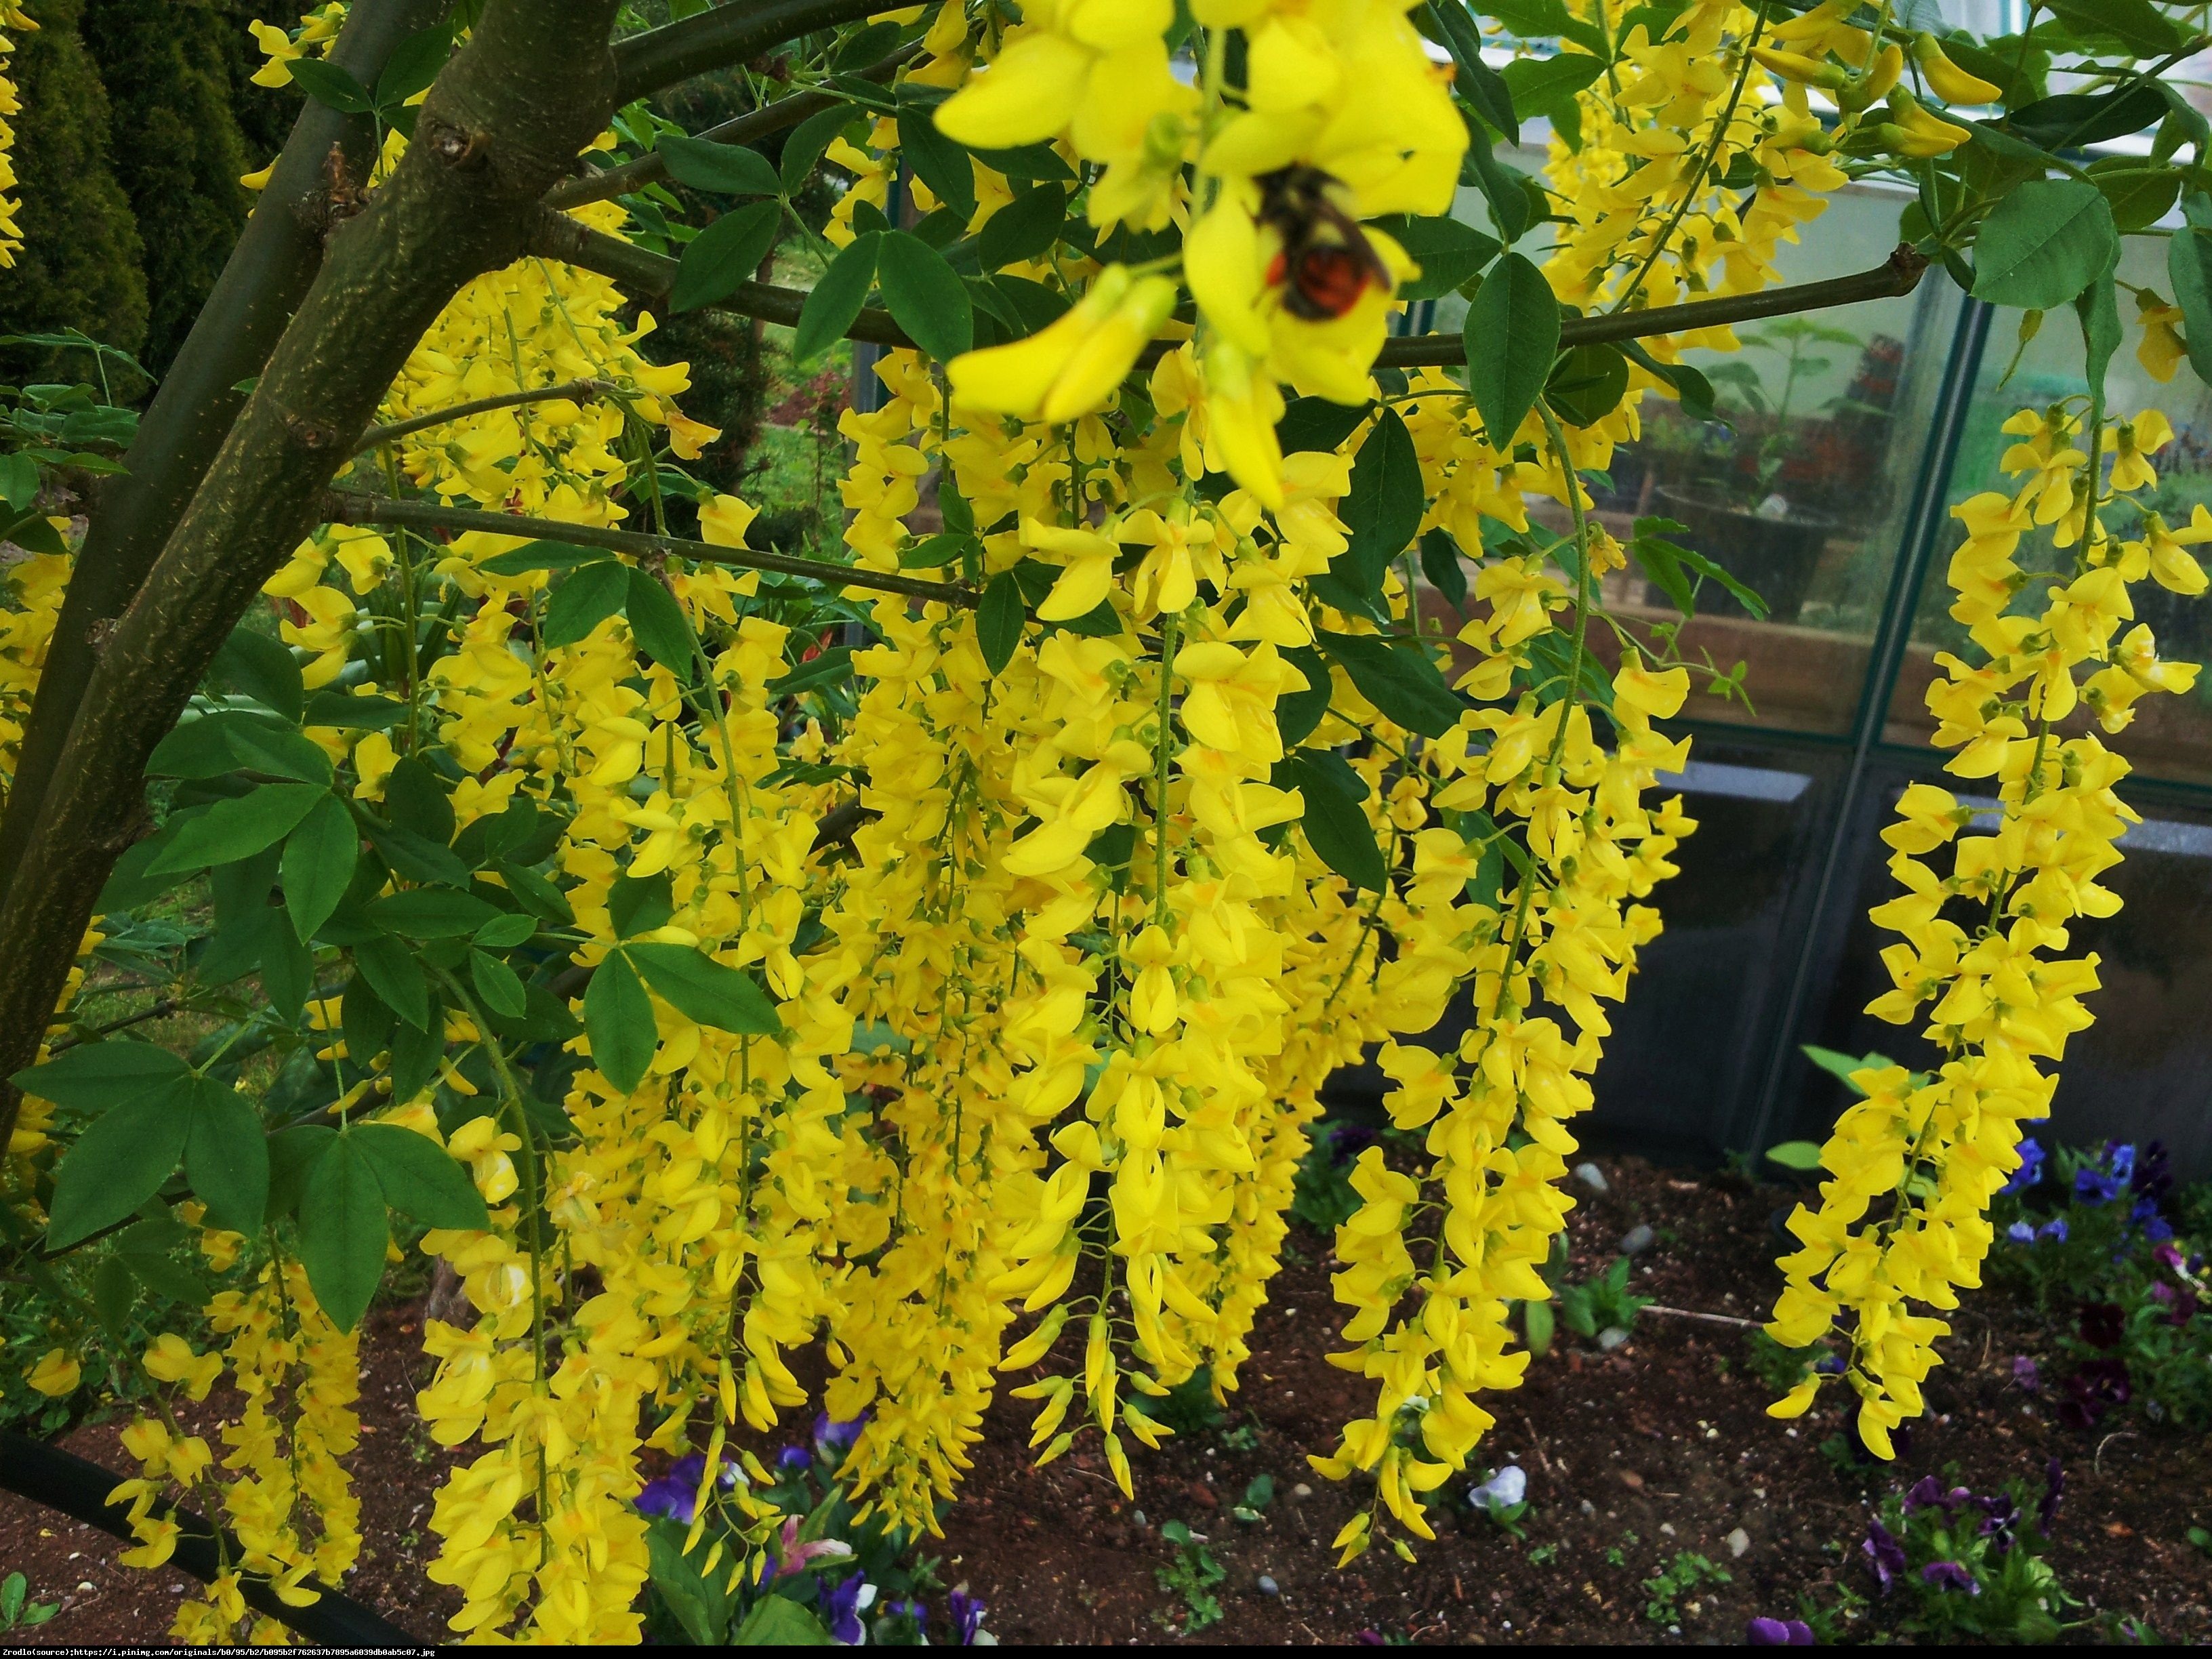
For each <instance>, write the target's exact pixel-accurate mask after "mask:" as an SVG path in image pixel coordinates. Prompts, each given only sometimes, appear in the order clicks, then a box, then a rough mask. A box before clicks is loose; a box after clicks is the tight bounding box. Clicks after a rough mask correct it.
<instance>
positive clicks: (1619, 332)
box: [531, 212, 1928, 368]
mask: <svg viewBox="0 0 2212 1659" xmlns="http://www.w3.org/2000/svg"><path fill="white" fill-rule="evenodd" d="M531 251H532V252H536V253H542V254H544V256H545V257H547V258H553V259H562V260H565V261H567V262H568V264H573V265H578V266H580V267H581V268H583V269H584V270H595V271H597V272H599V275H600V276H608V277H611V278H613V279H614V280H615V281H616V282H617V283H621V284H622V285H623V287H624V288H627V289H629V291H630V292H631V293H633V294H635V295H638V297H639V298H641V299H644V300H648V301H652V300H658V299H659V298H662V297H663V296H665V295H666V294H667V293H668V291H669V289H670V288H671V286H673V284H674V283H675V281H676V269H677V262H676V261H675V260H673V259H671V258H668V257H667V256H666V255H665V254H659V253H653V252H648V251H647V250H646V249H644V248H641V247H634V246H631V245H630V244H629V243H628V242H625V241H623V240H620V239H618V238H617V237H613V236H608V235H605V234H601V233H600V232H599V231H596V230H593V229H592V228H590V227H588V226H586V225H580V224H578V223H577V222H575V221H574V219H570V218H567V217H565V216H562V215H561V214H557V213H552V212H548V213H547V214H546V215H545V216H544V218H543V219H542V220H540V221H539V222H538V226H537V228H536V229H535V230H534V231H533V233H532V237H531ZM1927 269H1928V260H1927V258H1926V256H1925V255H1923V254H1922V253H1920V252H1917V250H1915V249H1914V248H1912V247H1911V246H1909V245H1906V244H1904V243H1900V244H1899V246H1898V248H1897V251H1896V252H1894V253H1893V254H1891V255H1890V256H1889V258H1887V259H1886V260H1884V261H1883V262H1882V263H1881V264H1878V265H1876V266H1875V267H1874V268H1873V269H1872V270H1861V271H1856V272H1854V273H1853V274H1852V275H1850V276H1831V277H1828V278H1826V280H1824V281H1821V282H1818V283H1797V284H1796V285H1795V286H1793V287H1790V288H1770V289H1765V290H1763V291H1762V292H1760V293H1757V294H1730V295H1723V296H1722V297H1720V298H1718V299H1714V300H1692V301H1690V302H1689V303H1688V304H1686V305H1679V306H1653V307H1649V308H1648V309H1645V310H1642V311H1621V312H1613V313H1606V314H1603V315H1600V316H1595V317H1568V318H1565V319H1562V320H1561V321H1560V324H1559V343H1560V345H1561V346H1563V347H1565V346H1577V345H1593V344H1596V343H1601V342H1604V341H1611V340H1644V339H1650V337H1653V336H1654V335H1659V334H1684V333H1687V332H1689V331H1691V330H1692V329H1700V328H1718V327H1720V326H1721V325H1723V324H1726V323H1745V322H1752V321H1755V320H1756V319H1759V318H1761V317H1787V316H1794V315H1795V314H1796V313H1799V312H1805V311H1825V310H1826V309H1828V308H1829V307H1834V306H1848V305H1856V304H1857V303H1858V302H1859V301H1862V300H1887V299H1894V298H1896V297H1898V296H1899V295H1905V294H1910V293H1911V292H1912V290H1913V289H1915V288H1917V287H1918V286H1919V284H1920V278H1921V275H1922V273H1923V272H1924V271H1925V270H1927ZM805 303H806V295H805V293H804V292H802V291H801V290H799V289H791V288H773V287H770V286H769V284H768V283H741V284H739V285H738V289H737V291H736V292H735V293H734V294H732V295H730V297H729V298H727V299H726V300H724V301H722V302H721V307H722V309H724V310H726V311H734V312H737V313H739V314H740V315H742V316H746V317H758V318H761V319H763V320H764V321H767V322H771V323H780V324H781V325H783V326H784V327H786V328H791V327H795V326H796V325H798V322H799V310H800V308H801V307H804V306H805ZM846 337H847V338H848V339H854V340H867V341H871V342H872V343H875V344H877V345H889V346H911V345H912V344H913V343H914V342H913V341H912V340H911V339H910V338H908V336H907V333H906V331H905V330H904V329H902V328H901V327H900V326H899V325H897V324H896V322H894V321H892V320H891V314H890V313H889V312H888V311H877V310H874V309H868V310H864V311H862V312H861V313H860V316H859V317H857V318H856V319H854V323H853V326H852V327H851V328H849V329H848V330H847V331H846ZM1181 344H1182V341H1180V340H1155V341H1153V342H1152V343H1151V344H1150V345H1148V346H1146V348H1145V349H1144V350H1143V351H1142V352H1141V353H1139V355H1138V357H1137V366H1138V367H1139V368H1151V367H1152V365H1154V364H1155V363H1157V362H1159V360H1160V359H1161V358H1162V357H1164V356H1166V355H1167V354H1168V353H1169V352H1170V351H1173V350H1174V349H1176V347H1177V346H1179V345H1181ZM1375 361H1376V363H1377V364H1378V365H1379V366H1382V367H1385V368H1419V367H1424V366H1434V367H1446V368H1449V367H1455V366H1457V365H1458V364H1461V363H1463V362H1466V361H1467V340H1466V337H1464V336H1463V335H1458V334H1414V335H1409V336H1407V337H1403V338H1400V339H1395V340H1385V341H1384V342H1383V350H1382V352H1381V354H1380V355H1379V356H1377V357H1376V360H1375Z"/></svg>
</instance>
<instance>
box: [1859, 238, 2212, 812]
mask: <svg viewBox="0 0 2212 1659" xmlns="http://www.w3.org/2000/svg"><path fill="white" fill-rule="evenodd" d="M2124 246H2125V247H2126V250H2127V251H2126V252H2125V254H2124V256H2123V258H2122V259H2121V262H2120V270H2119V278H2120V282H2121V284H2122V287H2121V290H2120V294H2121V299H2120V306H2121V317H2122V319H2123V321H2124V323H2125V324H2126V325H2127V327H2126V335H2125V339H2124V343H2123V345H2122V347H2121V349H2120V350H2119V352H2118V354H2117V355H2115V356H2114V357H2113V358H2112V368H2111V370H2110V371H2109V373H2108V374H2107V377H2106V390H2105V397H2106V407H2107V408H2109V409H2111V410H2112V411H2113V412H2114V413H2115V414H2116V415H2120V416H2130V415H2134V414H2136V413H2138V412H2139V411H2141V410H2144V409H2156V410H2160V411H2161V412H2163V413H2164V414H2165V415H2166V418H2167V419H2168V420H2170V421H2172V423H2173V429H2174V432H2175V434H2176V436H2175V439H2174V441H2173V442H2172V443H2171V444H2169V445H2167V446H2166V448H2165V449H2164V450H2163V451H2161V452H2160V453H2159V455H2158V456H2157V458H2156V459H2155V462H2154V465H2156V467H2157V469H2158V483H2157V485H2156V487H2155V488H2154V489H2146V490H2142V491H2140V492H2138V493H2136V494H2135V495H2132V496H2130V498H2129V499H2130V501H2136V502H2140V503H2141V504H2142V506H2143V507H2147V508H2148V509H2150V510H2152V511H2154V512H2156V513H2160V514H2162V515H2163V516H2164V517H2165V519H2166V522H2167V523H2168V524H2170V525H2173V526H2181V525H2185V524H2186V523H2188V522H2189V517H2190V514H2191V512H2192V511H2193V510H2194V509H2195V508H2196V507H2197V506H2198V505H2199V504H2200V503H2203V502H2206V501H2212V390H2208V389H2207V388H2206V386H2204V384H2203V382H2202V381H2201V380H2198V379H2197V377H2196V376H2195V375H2194V374H2191V373H2190V372H2189V371H2188V369H2187V368H2184V369H2183V370H2182V371H2181V372H2180V373H2179V374H2176V375H2175V376H2174V378H2173V379H2172V380H2170V381H2168V382H2167V383H2166V384H2165V385H2163V386H2161V385H2160V384H2159V383H2158V382H2157V381H2155V380H2152V379H2151V377H2150V375H2149V374H2148V373H2147V372H2146V371H2145V370H2144V368H2143V366H2142V363H2141V362H2138V361H2137V360H2136V355H2135V349H2136V343H2137V342H2138V341H2139V340H2140V339H2141V338H2142V336H2141V334H2140V332H2139V331H2137V330H2136V327H2135V306H2134V302H2133V301H2132V300H2131V299H2130V297H2129V295H2128V288H2129V287H2130V286H2131V285H2140V286H2142V287H2145V288H2151V289H2157V290H2158V291H2159V292H2160V293H2164V292H2165V291H2166V289H2167V288H2168V287H2169V284H2168V283H2167V282H2166V244H2165V242H2164V241H2162V240H2148V239H2142V238H2136V239H2133V240H2130V241H2128V242H2127V243H2126V244H2125V245H2124ZM2019 331H2020V313H2018V312H2016V311H2000V312H1998V313H1996V317H1995V319H1992V321H1991V324H1990V342H1989V348H1988V349H1987V351H1985V352H1984V355H1983V359H1982V368H1981V373H1980V374H1979V375H1978V377H1977V378H1976V381H1975V386H1974V392H1973V399H1972V405H1971V406H1970V408H1969V410H1968V411H1967V416H1966V424H1965V426H1964V428H1962V430H1961V434H1960V445H1959V456H1958V460H1957V463H1956V465H1954V466H1953V468H1952V471H1951V477H1950V480H1949V483H1948V488H1947V492H1946V500H1947V501H1948V503H1949V504H1952V505H1955V504H1956V503H1958V502H1960V501H1964V500H1966V498H1967V497H1968V496H1969V495H1976V494H1978V492H1980V491H1982V490H1984V489H1996V490H2002V491H2004V492H2005V493H2006V494H2008V495H2010V494H2012V493H2013V492H2014V491H2015V489H2017V488H2018V487H2019V485H2020V484H2021V483H2024V482H2025V479H2024V478H2008V477H2005V475H2004V474H2003V473H2002V471H1999V468H1998V463H1999V461H2000V460H2001V459H2002V457H2003V455H2004V453H2005V451H2006V449H2007V448H2008V447H2010V446H2011V444H2012V442H2013V440H2012V439H2011V438H2010V437H2008V436H2007V435H2005V434H2004V433H2003V432H2002V430H2001V429H2000V428H2002V426H2003V425H2004V422H2006V421H2007V420H2008V418H2009V417H2010V416H2012V415H2013V414H2014V413H2015V412H2016V411H2017V410H2022V409H2040V408H2042V407H2044V406H2045V405H2047V404H2052V403H2056V402H2057V400H2058V399H2060V398H2067V397H2079V396H2081V395H2082V394H2083V393H2085V392H2087V390H2088V383H2087V381H2086V380H2083V378H2082V374H2081V331H2080V330H2079V329H2078V328H2076V327H2075V324H2074V319H2073V318H2072V317H2070V316H2067V315H2063V314H2061V313H2056V312H2054V313H2051V316H2050V317H2048V318H2046V319H2045V324H2044V326H2043V328H2042V329H2041V331H2039V333H2038V334H2037V335H2036V337H2035V338H2034V339H2033V340H2032V341H2030V342H2029V343H2028V344H2027V348H2026V349H2024V350H2021V352H2020V354H2019V356H2020V362H2019V364H2018V366H2017V367H2016V368H2013V369H2012V375H2011V379H2010V380H2006V381H2005V383H2004V385H2003V386H2002V389H2001V388H2000V387H1999V386H1998V382H1999V381H2000V380H2004V376H2005V371H2006V368H2007V366H2008V363H2009V362H2010V360H2011V358H2012V357H2013V356H2014V350H2015V345H2016V343H2017V341H2018V338H2019ZM2133 523H2134V520H2133V515H2132V514H2130V513H2116V514H2115V515H2114V516H2113V520H2112V529H2113V530H2114V532H2116V533H2119V534H2123V535H2124V534H2127V533H2130V532H2131V530H2132V528H2133ZM1937 533H1938V540H1937V544H1936V556H1935V557H1934V558H1933V559H1932V560H1930V561H1929V571H1928V576H1927V580H1926V581H1925V583H1924V584H1923V586H1922V588H1921V592H1920V598H1919V601H1918V605H1917V609H1916V612H1915V615H1914V617H1913V625H1912V640H1911V646H1910V647H1909V648H1908V650H1907V651H1906V653H1905V663H1904V666H1903V668H1902V670H1901V671H1900V672H1899V675H1898V681H1897V685H1896V688H1895V690H1894V692H1893V696H1892V697H1891V701H1890V706H1889V715H1888V720H1887V726H1886V727H1885V730H1884V732H1883V734H1882V735H1883V736H1884V737H1885V738H1887V740H1888V741H1890V742H1892V743H1899V744H1913V745H1915V746H1916V747H1917V746H1918V745H1921V744H1925V743H1926V742H1927V740H1928V736H1929V732H1932V731H1934V730H1935V722H1934V720H1933V719H1932V718H1931V717H1930V715H1929V713H1928V708H1927V695H1928V687H1929V684H1930V682H1932V681H1933V680H1934V679H1935V678H1936V661H1935V659H1936V653H1937V652H1939V651H1956V650H1959V649H1960V647H1961V646H1962V644H1963V643H1964V641H1965V639H1966V629H1963V628H1961V627H1960V625H1959V624H1958V623H1954V622H1953V621H1952V620H1951V618H1950V617H1949V615H1948V611H1949V607H1950V604H1951V594H1950V590H1949V588H1948V586H1946V585H1945V582H1944V569H1945V567H1946V566H1947V564H1948V562H1949V558H1950V554H1951V550H1952V549H1954V547H1956V546H1957V545H1958V544H1959V540H1960V531H1959V526H1958V525H1957V524H1956V522H1955V521H1951V520H1947V521H1946V522H1945V523H1944V525H1943V527H1942V529H1941V530H1940V531H1939V532H1937ZM2015 558H2016V559H2017V560H2018V562H2019V563H2020V566H2021V568H2022V569H2024V570H2037V569H2043V570H2049V569H2055V568H2059V565H2060V562H2062V561H2063V562H2066V563H2067V565H2068V566H2069V568H2070V564H2071V560H2072V553H2071V551H2070V550H2069V551H2068V552H2065V553H2060V552H2059V551H2057V550H2055V549H2054V548H2053V547H2052V546H2051V538H2050V535H2049V533H2048V532H2044V533H2042V534H2039V535H2038V536H2035V537H2033V538H2027V539H2024V540H2023V541H2022V542H2021V549H2020V551H2019V552H2018V554H2016V555H2015ZM2134 599H2135V605H2136V620H2137V621H2139V622H2142V623H2147V624H2148V626H2149V628H2150V629H2151V632H2152V633H2153V634H2154V635H2155V636H2156V638H2157V641H2158V649H2159V654H2160V656H2162V657H2179V658H2182V659H2185V660H2188V661H2191V662H2203V661H2206V660H2208V659H2212V603H2208V602H2207V601H2205V600H2203V599H2183V598H2181V597H2180V596H2179V594H2174V593H2169V592H2166V590H2165V589H2164V588H2162V587H2158V586H2153V585H2149V584H2146V585H2144V586H2142V587H2139V588H2137V589H2136V590H2135V594H2134ZM2065 729H2066V730H2067V732H2069V735H2070V734H2072V733H2073V732H2076V731H2087V730H2088V729H2089V722H2088V720H2087V714H2086V713H2084V714H2082V715H2081V716H2079V717H2077V719H2076V720H2073V721H2070V722H2069V723H2068V725H2067V726H2066V728H2065ZM2106 743H2107V744H2109V745H2110V746H2111V747H2112V748H2114V749H2117V750H2119V751H2120V752H2121V753H2122V754H2124V755H2125V756H2126V757H2128V759H2129V760H2130V762H2131V763H2133V765H2134V767H2135V769H2136V772H2137V773H2138V774H2139V775H2143V776H2146V777H2155V778H2166V779H2171V780H2173V781H2178V782H2185V783H2212V678H2199V680H2198V682H2197V689H2196V690H2193V691H2191V692H2188V693H2186V694H2185V695H2183V696H2155V697H2146V698H2144V699H2143V700H2142V702H2140V703H2138V704H2136V719H2135V721H2134V723H2133V724H2132V725H2130V726H2128V727H2127V728H2126V730H2124V732H2121V733H2120V735H2119V736H2118V738H2110V737H2107V738H2106Z"/></svg>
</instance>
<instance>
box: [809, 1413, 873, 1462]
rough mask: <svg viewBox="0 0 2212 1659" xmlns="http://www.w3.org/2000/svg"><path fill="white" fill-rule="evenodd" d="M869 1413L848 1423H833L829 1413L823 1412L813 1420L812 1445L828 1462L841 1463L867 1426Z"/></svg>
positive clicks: (861, 1414) (862, 1414)
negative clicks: (813, 1444)
mask: <svg viewBox="0 0 2212 1659" xmlns="http://www.w3.org/2000/svg"><path fill="white" fill-rule="evenodd" d="M871 1415H872V1413H869V1412H862V1413H860V1415H859V1416H858V1417H856V1418H854V1419H853V1420H852V1421H851V1422H849V1423H833V1422H831V1421H830V1420H829V1413H828V1412H823V1413H820V1414H819V1415H817V1417H816V1418H815V1419H814V1443H815V1445H816V1447H817V1449H820V1451H821V1453H822V1455H823V1458H824V1459H825V1460H826V1461H829V1462H842V1460H843V1458H844V1455H845V1454H846V1453H847V1452H848V1451H850V1450H851V1449H852V1448H853V1443H854V1441H855V1440H858V1439H859V1438H860V1431H861V1430H862V1429H865V1428H866V1427H867V1426H868V1419H869V1417H870V1416H871Z"/></svg>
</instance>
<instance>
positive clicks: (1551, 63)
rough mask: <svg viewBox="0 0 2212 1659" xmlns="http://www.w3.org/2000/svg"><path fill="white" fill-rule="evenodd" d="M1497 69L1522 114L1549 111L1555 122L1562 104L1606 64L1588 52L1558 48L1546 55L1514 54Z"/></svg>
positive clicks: (1596, 75)
mask: <svg viewBox="0 0 2212 1659" xmlns="http://www.w3.org/2000/svg"><path fill="white" fill-rule="evenodd" d="M1500 73H1501V74H1502V75H1503V76H1504V79H1505V86H1506V90H1508V91H1509V92H1510V93H1511V94H1513V108H1514V110H1515V112H1516V113H1518V114H1522V115H1549V116H1551V117H1552V118H1553V121H1554V123H1556V122H1557V121H1558V119H1559V110H1560V108H1561V106H1572V104H1573V103H1574V101H1575V94H1577V93H1578V92H1580V91H1581V90H1582V89H1583V88H1584V87H1586V86H1588V85H1589V84H1590V82H1593V81H1595V80H1596V79H1597V78H1598V76H1601V75H1603V74H1604V73H1605V64H1603V63H1602V62H1601V61H1600V60H1599V59H1597V58H1593V57H1591V56H1589V53H1587V52H1554V53H1553V54H1552V56H1550V57H1549V58H1515V59H1514V60H1513V61H1512V62H1511V63H1510V64H1507V65H1506V66H1505V67H1504V70H1501V71H1500Z"/></svg>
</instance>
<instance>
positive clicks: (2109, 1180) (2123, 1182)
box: [2074, 1148, 2133, 1204]
mask: <svg viewBox="0 0 2212 1659" xmlns="http://www.w3.org/2000/svg"><path fill="white" fill-rule="evenodd" d="M2132 1150H2133V1149H2132V1148H2130V1151H2132ZM2132 1161H2133V1160H2132V1159H2130V1162H2132ZM2127 1184H2128V1178H2127V1176H2124V1175H2122V1174H2119V1173H2118V1172H2115V1171H2109V1170H2101V1169H2100V1168H2098V1167H2097V1165H2095V1164H2083V1165H2082V1166H2081V1168H2080V1169H2078V1170H2075V1171H2074V1196H2075V1198H2077V1199H2079V1200H2081V1202H2082V1203H2084V1204H2109V1203H2111V1202H2112V1200H2114V1199H2116V1198H2118V1196H2119V1195H2120V1193H2121V1191H2122V1189H2123V1188H2125V1187H2126V1186H2127Z"/></svg>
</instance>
